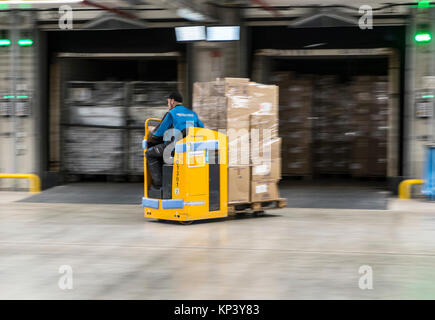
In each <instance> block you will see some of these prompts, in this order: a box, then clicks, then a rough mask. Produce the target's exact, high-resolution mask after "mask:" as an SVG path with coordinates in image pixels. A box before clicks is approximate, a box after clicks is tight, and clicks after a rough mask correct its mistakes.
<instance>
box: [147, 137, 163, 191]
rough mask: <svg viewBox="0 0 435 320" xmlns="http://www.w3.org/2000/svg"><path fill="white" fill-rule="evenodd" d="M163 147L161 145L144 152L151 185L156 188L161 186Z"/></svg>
mask: <svg viewBox="0 0 435 320" xmlns="http://www.w3.org/2000/svg"><path fill="white" fill-rule="evenodd" d="M164 150H165V145H164V144H163V143H161V144H158V145H155V146H154V147H151V148H149V149H148V150H147V151H146V152H145V156H146V157H147V164H148V172H149V173H150V175H151V178H152V179H153V185H154V186H155V187H157V188H160V187H161V186H162V166H163V151H164Z"/></svg>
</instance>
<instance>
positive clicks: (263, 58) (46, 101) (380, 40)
mask: <svg viewBox="0 0 435 320" xmlns="http://www.w3.org/2000/svg"><path fill="white" fill-rule="evenodd" d="M62 5H66V6H67V7H61V6H62ZM361 6H366V7H362V8H361V9H360V7H361ZM69 9H72V11H69ZM361 10H362V11H361ZM370 10H371V11H370ZM434 10H435V9H434V8H433V6H432V5H431V3H430V2H427V1H406V2H405V1H400V0H395V1H390V2H389V3H383V2H382V1H353V2H352V3H349V4H342V3H340V2H338V1H335V0H325V1H298V0H290V1H281V0H268V1H262V0H251V1H249V0H228V1H205V0H204V1H203V0H190V1H189V0H176V1H163V0H162V1H157V0H143V1H142V0H124V1H121V0H120V1H98V2H92V1H79V0H77V1H75V0H65V1H37V0H35V1H1V2H0V16H1V18H2V19H1V23H0V33H1V39H0V44H1V45H0V61H1V63H0V68H1V77H2V80H1V82H0V91H1V94H0V98H1V101H0V148H1V153H0V154H1V156H0V172H16V173H18V172H19V173H36V174H38V175H39V176H40V177H41V179H42V186H43V189H46V188H48V187H52V186H56V185H59V184H63V183H68V182H74V181H113V180H114V181H136V182H139V181H141V179H142V178H141V175H142V172H143V168H142V167H143V166H142V149H141V145H140V143H141V140H142V137H143V135H144V132H143V122H144V120H145V119H146V118H148V117H162V115H163V114H164V113H165V111H166V95H167V93H168V92H170V91H173V90H179V91H180V92H181V93H182V94H183V95H184V97H185V102H186V104H187V105H188V106H189V107H192V103H193V98H194V92H193V84H194V83H195V82H198V81H203V82H204V81H211V80H213V79H215V78H223V77H240V78H249V79H251V81H256V82H258V83H263V84H275V85H278V86H279V93H280V94H279V105H280V108H279V110H280V112H279V136H280V137H282V151H281V157H282V159H283V161H282V162H281V166H282V168H281V169H282V175H283V176H284V178H285V179H289V178H291V177H293V178H291V180H296V181H298V180H301V181H305V180H307V179H308V180H310V181H312V180H316V179H320V180H321V179H322V178H328V179H329V178H331V177H332V178H334V179H342V178H345V179H351V180H352V179H353V180H352V181H362V180H364V179H366V178H369V179H375V181H380V182H381V184H382V185H383V186H384V187H385V189H386V190H390V191H393V192H395V191H396V190H397V185H398V183H399V182H400V181H401V180H403V179H404V177H412V178H419V177H421V176H422V175H423V166H424V153H425V145H426V144H427V143H428V142H432V141H433V140H434V136H433V130H434V124H433V117H432V114H433V97H434V96H433V89H434V88H435V82H434V76H435V58H434V52H433V51H434V42H431V41H430V39H427V37H430V36H431V34H432V31H433V29H434V21H435V19H434ZM186 26H192V27H196V28H197V29H195V28H193V29H191V30H190V31H189V30H186V29H184V30H182V29H180V30H179V33H177V32H176V30H175V28H176V27H186ZM216 26H234V27H235V29H234V30H235V31H234V30H233V31H232V32H233V33H231V34H230V35H229V34H228V32H227V33H225V32H223V33H222V32H221V33H219V32H220V31H215V33H212V28H210V27H216ZM198 28H199V29H198ZM201 28H202V29H201ZM205 28H207V29H206V30H207V37H205V35H204V34H202V33H201V32H205V31H204V30H205ZM198 30H199V31H198ZM183 32H184V33H183ZM417 34H420V36H421V37H420V38H418V37H417V38H416V35H417ZM183 37H184V38H183ZM213 37H215V38H213ZM219 37H221V38H219ZM222 37H223V38H222ZM228 37H230V38H228ZM219 40H224V41H219ZM225 40H227V41H225ZM428 40H429V41H428ZM361 179H362V180H361ZM366 180H367V179H366ZM26 183H27V182H26V181H16V180H7V179H2V180H0V188H1V189H4V190H12V189H14V190H17V189H24V188H26ZM357 183H358V182H357Z"/></svg>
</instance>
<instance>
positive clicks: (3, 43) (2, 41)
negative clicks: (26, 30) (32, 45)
mask: <svg viewBox="0 0 435 320" xmlns="http://www.w3.org/2000/svg"><path fill="white" fill-rule="evenodd" d="M10 44H11V40H9V39H0V46H8V45H10Z"/></svg>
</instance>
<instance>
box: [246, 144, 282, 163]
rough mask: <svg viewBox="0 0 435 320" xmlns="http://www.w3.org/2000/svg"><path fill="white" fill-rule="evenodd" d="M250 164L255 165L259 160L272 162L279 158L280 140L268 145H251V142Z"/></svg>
mask: <svg viewBox="0 0 435 320" xmlns="http://www.w3.org/2000/svg"><path fill="white" fill-rule="evenodd" d="M250 154H251V163H254V164H257V163H259V162H258V161H256V160H257V159H259V160H262V161H264V160H267V161H269V160H273V159H278V158H281V138H276V139H273V140H271V141H270V142H269V143H264V144H262V143H258V144H253V143H252V142H251V152H250Z"/></svg>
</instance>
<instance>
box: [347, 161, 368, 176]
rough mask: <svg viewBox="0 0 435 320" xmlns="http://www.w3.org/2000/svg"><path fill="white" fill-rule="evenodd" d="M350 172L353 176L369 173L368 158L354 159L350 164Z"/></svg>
mask: <svg viewBox="0 0 435 320" xmlns="http://www.w3.org/2000/svg"><path fill="white" fill-rule="evenodd" d="M350 172H351V173H352V175H353V176H355V177H361V176H367V175H368V174H369V159H368V158H365V159H354V160H352V162H351V164H350Z"/></svg>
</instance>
